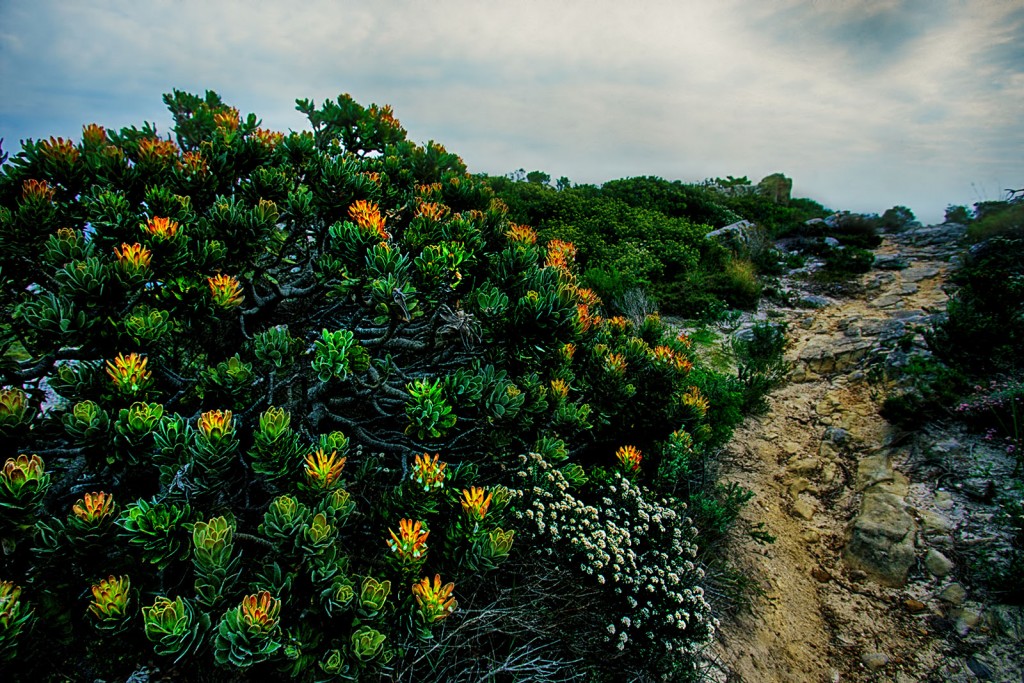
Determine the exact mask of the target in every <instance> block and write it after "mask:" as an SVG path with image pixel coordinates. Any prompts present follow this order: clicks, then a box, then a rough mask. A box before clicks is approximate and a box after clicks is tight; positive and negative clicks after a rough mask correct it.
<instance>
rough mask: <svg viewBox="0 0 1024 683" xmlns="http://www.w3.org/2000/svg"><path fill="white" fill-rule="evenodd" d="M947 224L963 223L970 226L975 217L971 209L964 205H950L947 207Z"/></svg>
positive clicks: (945, 217)
mask: <svg viewBox="0 0 1024 683" xmlns="http://www.w3.org/2000/svg"><path fill="white" fill-rule="evenodd" d="M943 220H944V221H945V222H946V223H961V224H963V225H968V224H970V222H971V221H972V220H974V217H973V216H972V215H971V211H970V209H968V208H967V207H966V206H963V205H956V204H950V205H949V206H947V207H946V213H945V216H944V218H943Z"/></svg>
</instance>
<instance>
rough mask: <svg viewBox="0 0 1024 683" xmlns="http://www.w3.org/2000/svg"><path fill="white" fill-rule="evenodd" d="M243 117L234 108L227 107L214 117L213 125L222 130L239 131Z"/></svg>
mask: <svg viewBox="0 0 1024 683" xmlns="http://www.w3.org/2000/svg"><path fill="white" fill-rule="evenodd" d="M240 120H241V115H240V114H239V113H238V110H237V109H235V108H234V107H226V108H224V109H223V110H221V111H219V112H217V113H216V114H214V115H213V123H214V124H215V125H216V126H217V127H218V128H220V129H222V130H228V131H233V130H238V124H239V122H240Z"/></svg>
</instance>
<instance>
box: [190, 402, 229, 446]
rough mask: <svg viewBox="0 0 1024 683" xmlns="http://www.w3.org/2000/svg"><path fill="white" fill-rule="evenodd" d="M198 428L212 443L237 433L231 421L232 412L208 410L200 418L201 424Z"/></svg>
mask: <svg viewBox="0 0 1024 683" xmlns="http://www.w3.org/2000/svg"><path fill="white" fill-rule="evenodd" d="M197 426H198V428H199V433H200V434H202V435H203V436H204V437H206V440H207V441H210V442H211V443H216V442H218V441H220V440H221V439H223V438H224V437H226V436H231V435H232V434H233V433H234V432H235V425H234V423H233V422H232V421H231V411H230V410H208V411H207V412H205V413H203V414H202V415H200V416H199V424H198V425H197Z"/></svg>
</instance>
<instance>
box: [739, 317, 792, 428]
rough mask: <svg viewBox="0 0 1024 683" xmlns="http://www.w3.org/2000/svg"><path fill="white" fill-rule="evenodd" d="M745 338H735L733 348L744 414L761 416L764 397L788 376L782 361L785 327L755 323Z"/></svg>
mask: <svg viewBox="0 0 1024 683" xmlns="http://www.w3.org/2000/svg"><path fill="white" fill-rule="evenodd" d="M747 334H748V335H749V336H741V337H737V338H735V339H734V340H733V344H732V347H733V351H734V352H735V354H736V359H737V366H738V373H739V379H740V381H741V382H742V383H743V387H744V395H743V410H744V411H745V412H751V413H762V412H765V411H766V410H767V409H768V403H767V402H766V401H765V397H766V396H767V395H768V394H769V392H771V390H772V389H775V388H777V387H779V386H781V385H782V384H783V383H784V382H785V380H786V377H787V375H788V374H789V369H790V367H789V363H788V362H786V361H785V360H784V359H783V354H784V353H785V350H786V347H787V346H788V344H789V340H788V338H787V337H786V326H785V325H773V324H771V323H757V324H755V325H754V326H753V327H751V328H750V330H749V332H748V333H747Z"/></svg>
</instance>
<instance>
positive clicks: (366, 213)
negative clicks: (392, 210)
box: [348, 199, 391, 240]
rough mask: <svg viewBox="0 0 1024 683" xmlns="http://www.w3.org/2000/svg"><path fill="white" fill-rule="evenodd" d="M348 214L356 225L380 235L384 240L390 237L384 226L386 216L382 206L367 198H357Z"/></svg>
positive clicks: (349, 208)
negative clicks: (381, 210) (381, 209)
mask: <svg viewBox="0 0 1024 683" xmlns="http://www.w3.org/2000/svg"><path fill="white" fill-rule="evenodd" d="M348 215H349V217H350V218H351V219H352V222H354V223H355V224H356V225H358V226H359V227H360V228H362V229H363V230H365V231H367V232H369V233H371V234H374V235H376V236H377V237H380V238H381V239H382V240H386V239H390V238H391V235H390V234H389V233H388V231H387V230H386V229H385V228H384V217H383V216H381V214H380V208H379V207H378V206H377V205H376V204H374V203H373V202H368V201H366V200H365V199H359V200H356V202H355V203H354V204H352V206H350V207H348Z"/></svg>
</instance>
